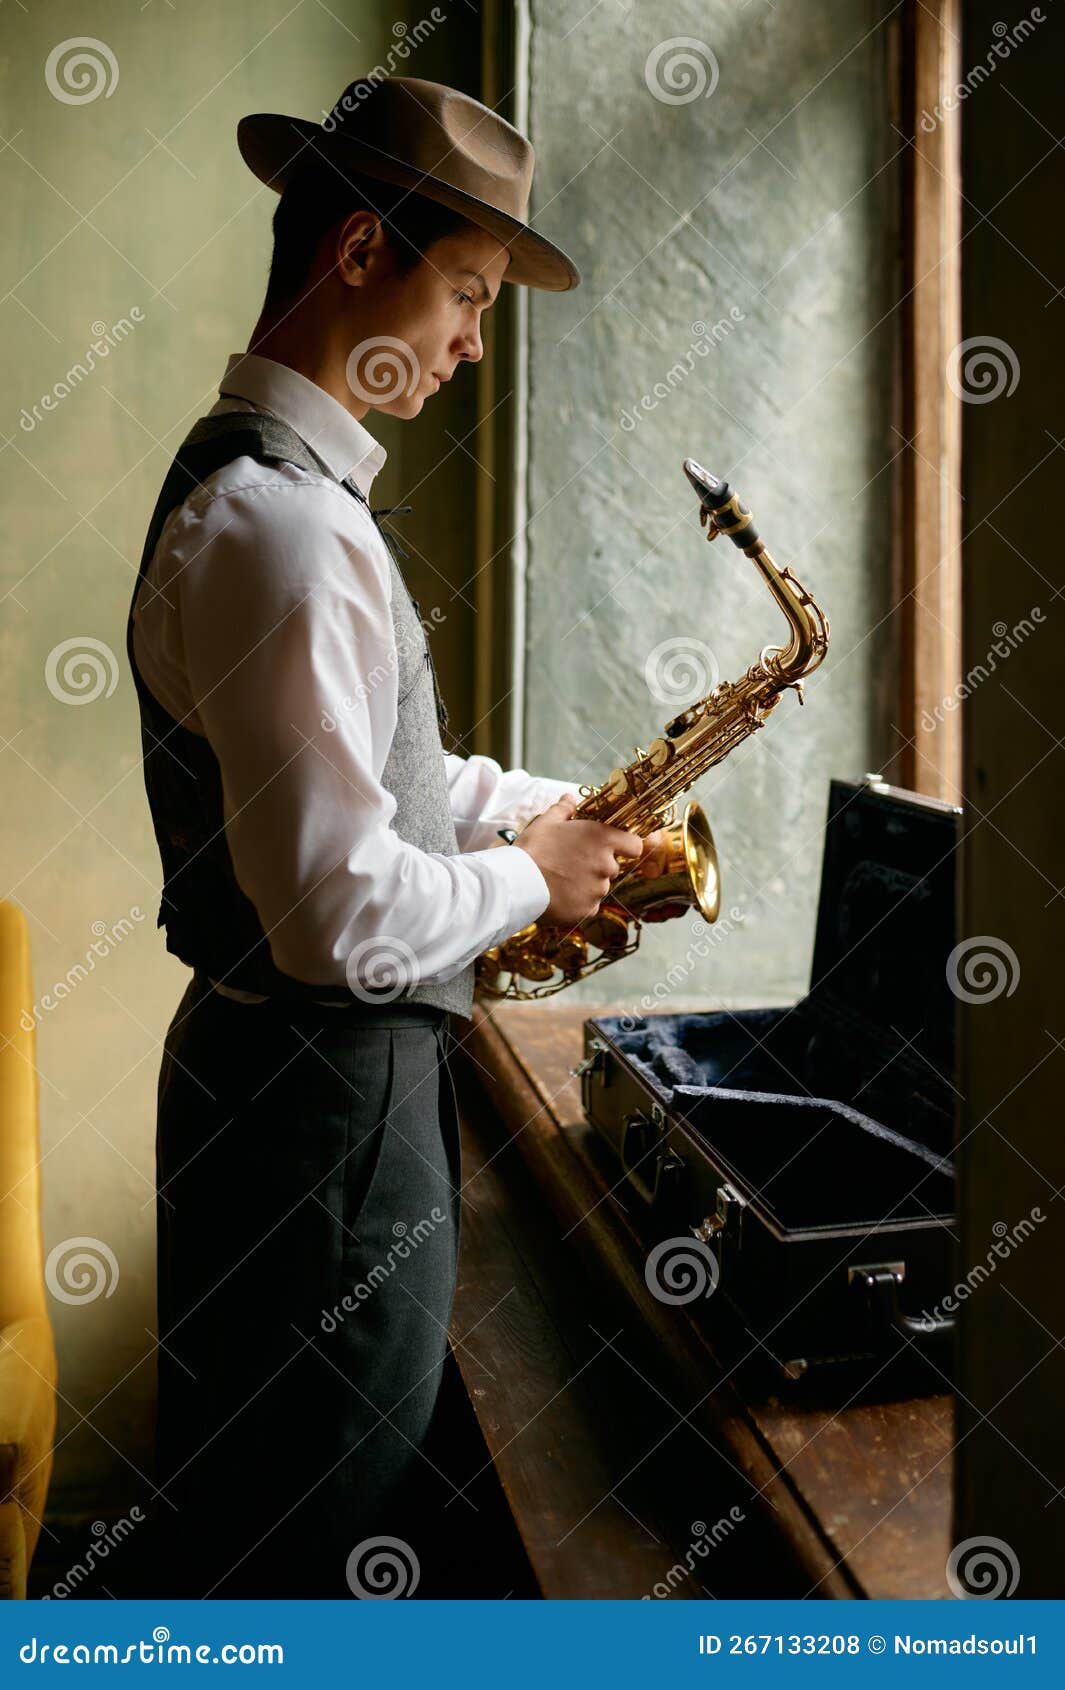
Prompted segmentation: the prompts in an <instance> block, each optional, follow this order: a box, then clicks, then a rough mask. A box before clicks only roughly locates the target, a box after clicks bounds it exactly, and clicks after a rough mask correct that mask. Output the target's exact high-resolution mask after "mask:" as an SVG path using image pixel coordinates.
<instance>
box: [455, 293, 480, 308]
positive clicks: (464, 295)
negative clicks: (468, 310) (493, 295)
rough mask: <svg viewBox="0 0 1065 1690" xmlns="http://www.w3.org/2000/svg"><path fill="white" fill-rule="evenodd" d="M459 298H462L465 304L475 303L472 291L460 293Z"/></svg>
mask: <svg viewBox="0 0 1065 1690" xmlns="http://www.w3.org/2000/svg"><path fill="white" fill-rule="evenodd" d="M459 298H460V299H464V300H465V301H466V304H467V305H475V304H476V303H477V302H476V300H475V299H474V297H473V295H472V293H460V294H459Z"/></svg>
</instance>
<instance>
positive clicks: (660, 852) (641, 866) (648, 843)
mask: <svg viewBox="0 0 1065 1690" xmlns="http://www.w3.org/2000/svg"><path fill="white" fill-rule="evenodd" d="M668 852H669V829H668V828H665V827H660V828H658V829H657V830H656V831H655V832H654V833H649V834H648V835H647V838H646V839H645V840H644V842H643V856H642V857H641V858H640V861H639V863H638V864H637V868H638V871H639V873H640V874H642V875H644V876H645V877H646V878H647V879H648V880H654V879H656V878H657V876H658V875H660V874H665V872H666V857H667V855H668Z"/></svg>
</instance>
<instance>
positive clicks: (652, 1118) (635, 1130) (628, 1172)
mask: <svg viewBox="0 0 1065 1690" xmlns="http://www.w3.org/2000/svg"><path fill="white" fill-rule="evenodd" d="M666 1130H667V1122H666V1112H665V1110H664V1109H663V1107H662V1105H661V1104H660V1103H652V1105H651V1112H650V1114H649V1115H645V1114H644V1112H643V1110H642V1109H631V1110H630V1111H629V1112H628V1114H625V1115H623V1116H622V1117H621V1144H620V1146H619V1150H618V1154H619V1156H620V1158H621V1166H622V1168H623V1169H624V1170H625V1178H626V1179H627V1180H628V1182H629V1184H630V1185H631V1186H632V1187H633V1189H634V1190H635V1191H637V1192H638V1193H639V1195H640V1196H641V1197H642V1198H643V1200H644V1202H645V1203H648V1204H650V1203H654V1202H655V1201H656V1200H657V1198H658V1194H659V1191H660V1190H661V1188H662V1181H663V1178H664V1177H665V1176H666V1175H670V1174H673V1173H675V1172H677V1171H679V1170H680V1169H681V1168H683V1166H684V1163H683V1161H682V1159H681V1158H680V1157H679V1156H678V1155H677V1154H676V1152H675V1151H673V1150H671V1149H670V1148H669V1142H668V1139H667V1137H666ZM644 1163H650V1165H651V1167H652V1168H653V1170H654V1172H653V1176H652V1178H651V1179H650V1180H648V1179H646V1178H645V1177H644V1175H643V1174H641V1173H638V1172H637V1169H638V1168H639V1167H640V1166H641V1165H642V1164H644Z"/></svg>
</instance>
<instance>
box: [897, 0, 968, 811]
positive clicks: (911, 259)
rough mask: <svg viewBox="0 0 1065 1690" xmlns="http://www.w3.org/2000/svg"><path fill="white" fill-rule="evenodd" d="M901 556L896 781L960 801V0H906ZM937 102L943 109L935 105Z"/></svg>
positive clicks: (932, 794) (927, 792)
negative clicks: (955, 381) (956, 100)
mask: <svg viewBox="0 0 1065 1690" xmlns="http://www.w3.org/2000/svg"><path fill="white" fill-rule="evenodd" d="M902 29H903V51H902V55H901V63H902V79H903V88H902V116H903V123H902V131H903V134H904V135H905V136H906V137H907V139H908V140H909V141H910V143H911V144H910V145H909V146H907V148H906V150H905V153H904V155H903V159H902V162H903V166H904V170H903V181H902V196H903V215H902V235H903V239H902V262H903V289H904V294H903V298H904V303H903V315H902V324H901V383H900V388H901V395H900V397H901V411H902V435H903V440H904V441H905V445H904V447H903V450H902V453H901V456H900V466H901V473H900V477H899V481H900V486H899V510H900V521H899V528H898V532H899V563H900V575H901V579H900V594H899V599H900V603H901V606H902V623H901V631H900V642H899V657H900V663H899V705H900V719H899V722H898V724H897V725H898V727H899V729H900V732H901V740H902V743H901V746H900V749H899V752H898V769H899V773H898V776H897V778H898V779H899V781H900V784H901V785H903V786H908V787H910V788H912V789H913V790H914V791H917V792H923V793H926V794H927V795H928V796H930V797H934V798H944V799H947V800H948V801H949V802H951V803H955V804H958V803H960V802H961V787H962V763H961V722H960V717H959V712H958V710H957V709H956V708H950V707H949V706H946V707H945V705H944V700H951V699H953V698H954V697H955V692H956V688H957V686H958V683H959V681H960V679H961V669H962V659H961V591H962V576H961V535H962V495H961V491H960V489H961V401H960V400H959V398H958V397H957V396H956V394H955V393H954V392H953V390H952V388H951V385H950V383H949V382H948V380H947V369H948V362H949V359H950V355H951V352H952V351H953V349H954V348H955V347H956V346H957V345H958V343H959V341H960V339H961V251H960V246H961V239H962V219H961V207H962V194H961V119H960V113H959V112H958V110H957V109H956V107H955V110H953V111H947V110H945V109H944V100H945V98H946V97H947V96H948V95H949V94H950V92H951V91H952V90H953V89H955V88H956V87H957V86H958V84H959V82H960V81H961V58H962V55H961V4H960V0H906V5H905V7H904V11H903V24H902ZM938 113H941V114H942V115H941V116H937V114H938Z"/></svg>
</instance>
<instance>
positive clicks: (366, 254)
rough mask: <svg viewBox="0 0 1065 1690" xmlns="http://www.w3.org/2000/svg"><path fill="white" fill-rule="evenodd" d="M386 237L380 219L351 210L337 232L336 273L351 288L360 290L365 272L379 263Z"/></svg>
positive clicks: (370, 213)
mask: <svg viewBox="0 0 1065 1690" xmlns="http://www.w3.org/2000/svg"><path fill="white" fill-rule="evenodd" d="M387 241H388V237H387V235H386V234H385V227H384V224H383V223H382V221H381V219H380V217H379V216H378V215H377V214H376V212H373V211H365V210H361V209H360V210H359V211H353V212H352V213H351V214H350V216H348V217H345V219H344V221H343V223H342V224H341V225H340V228H339V230H338V231H337V237H336V268H337V273H338V274H339V275H340V276H341V277H342V278H343V280H344V281H346V282H347V283H348V285H349V286H351V287H361V286H362V284H363V282H364V281H365V279H366V275H367V273H368V271H369V270H370V269H371V268H372V266H373V264H374V263H375V262H377V261H379V260H380V258H381V257H382V255H383V253H384V251H385V248H386V246H387Z"/></svg>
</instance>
